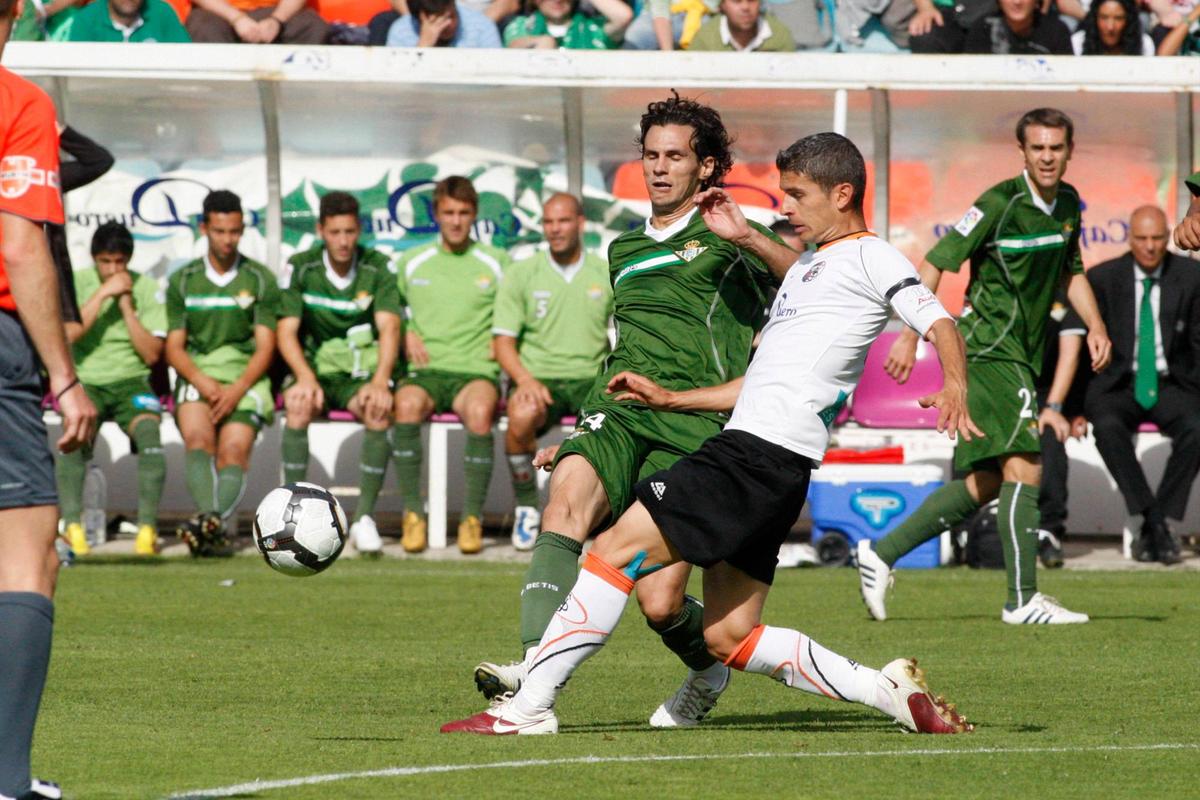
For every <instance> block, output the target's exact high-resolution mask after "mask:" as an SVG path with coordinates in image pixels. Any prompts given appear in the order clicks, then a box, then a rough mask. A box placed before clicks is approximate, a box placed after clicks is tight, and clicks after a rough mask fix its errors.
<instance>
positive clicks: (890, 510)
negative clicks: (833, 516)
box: [850, 489, 906, 530]
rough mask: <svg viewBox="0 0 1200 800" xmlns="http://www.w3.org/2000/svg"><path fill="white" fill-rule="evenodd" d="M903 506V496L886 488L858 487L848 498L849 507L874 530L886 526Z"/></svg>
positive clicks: (901, 510) (902, 509)
mask: <svg viewBox="0 0 1200 800" xmlns="http://www.w3.org/2000/svg"><path fill="white" fill-rule="evenodd" d="M905 507H906V504H905V502H904V497H903V496H902V495H899V494H897V493H896V492H890V491H888V490H887V489H860V490H858V492H857V493H855V495H854V496H853V497H851V498H850V508H852V509H854V512H855V513H856V514H858V515H859V516H860V517H862V518H863V519H865V520H866V521H867V523H868V524H870V526H871V527H872V528H874V529H875V530H882V529H883V528H886V527H887V525H888V523H889V522H891V521H892V519H893V518H894V517H895V516H896V515H897V514H900V513H902V512H903V511H904V509H905Z"/></svg>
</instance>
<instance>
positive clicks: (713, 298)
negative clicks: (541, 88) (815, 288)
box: [475, 95, 794, 727]
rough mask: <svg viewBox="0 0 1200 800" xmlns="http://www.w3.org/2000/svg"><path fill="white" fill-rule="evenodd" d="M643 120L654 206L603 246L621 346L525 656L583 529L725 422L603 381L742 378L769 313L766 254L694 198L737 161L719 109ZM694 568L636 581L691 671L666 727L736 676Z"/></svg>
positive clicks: (498, 675) (665, 110)
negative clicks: (712, 638)
mask: <svg viewBox="0 0 1200 800" xmlns="http://www.w3.org/2000/svg"><path fill="white" fill-rule="evenodd" d="M640 130H641V135H640V137H639V141H640V143H641V149H642V174H643V177H644V178H645V181H646V189H647V191H648V192H649V195H650V203H651V209H652V213H651V216H650V218H649V219H648V220H646V224H645V226H643V227H642V228H640V229H638V230H635V231H630V232H628V233H625V234H622V235H621V236H619V237H618V238H617V239H616V240H615V241H614V242H613V243H612V246H611V247H610V248H609V254H608V255H609V258H608V262H609V273H610V276H611V281H612V284H613V293H614V319H615V321H616V327H617V343H616V348H615V350H614V351H613V354H612V356H611V357H610V359H609V361H608V366H607V369H606V370H605V371H604V372H602V373H601V374H600V376H598V377H597V379H596V382H595V384H594V386H593V388H592V390H591V392H590V394H589V396H588V399H587V401H586V402H585V403H584V407H583V410H582V411H581V412H580V421H579V426H578V427H577V428H576V430H575V432H574V433H573V434H571V436H570V437H569V440H568V441H567V442H566V443H565V444H564V445H563V446H562V448H561V449H560V450H559V452H558V457H557V459H556V462H555V463H556V466H555V469H554V474H553V476H552V477H551V480H550V499H549V502H548V503H547V505H546V509H545V512H544V514H543V517H542V532H541V534H540V535H539V536H538V538H537V540H536V542H535V544H534V549H533V558H532V560H531V561H530V564H529V571H528V572H527V573H526V577H525V587H524V589H523V591H522V592H521V629H520V630H521V643H522V645H523V646H524V647H525V650H526V652H527V653H528V652H530V651H531V650H532V648H534V646H536V645H537V643H538V642H539V641H540V640H541V638H542V634H543V633H544V632H545V630H546V626H547V625H548V624H550V621H551V620H552V619H553V618H554V615H555V613H556V612H557V611H558V608H559V606H561V605H562V604H563V602H564V600H565V599H566V596H567V592H568V590H569V589H570V587H571V585H572V584H573V583H574V582H575V577H576V574H577V573H578V563H579V555H580V553H581V552H582V549H583V542H584V541H585V540H586V539H587V537H588V535H589V534H590V533H591V532H592V531H593V530H595V529H596V528H597V527H599V526H600V525H601V524H602V523H604V522H605V520H610V519H615V518H616V517H618V516H620V514H621V513H622V512H624V511H625V509H626V508H628V507H629V504H630V503H631V502H632V501H633V496H632V488H633V484H634V483H635V482H636V481H637V480H638V479H639V478H641V477H644V476H645V475H648V474H650V473H652V472H656V471H658V470H661V469H665V468H666V467H669V466H670V465H671V464H673V463H675V461H676V460H678V459H679V458H681V457H682V456H684V455H686V454H688V453H690V452H693V451H694V450H696V449H697V448H698V447H699V446H700V444H701V443H702V442H704V440H705V439H707V438H709V437H710V436H713V435H714V434H716V433H717V432H718V431H720V429H721V426H722V425H723V424H724V422H725V420H726V419H727V417H726V415H724V414H720V413H716V412H711V411H695V412H693V411H656V410H652V409H649V408H647V407H646V406H643V405H640V404H628V403H615V402H613V401H612V400H611V398H609V397H608V396H607V394H606V393H605V387H606V386H607V384H608V381H609V379H610V378H612V377H613V376H614V375H616V374H617V373H619V372H621V371H624V370H632V371H635V372H640V373H642V374H644V375H648V376H650V377H652V378H653V379H654V380H656V381H658V382H659V383H661V384H662V385H663V386H666V387H667V388H670V389H684V388H690V387H693V386H697V385H699V386H705V385H712V384H718V383H723V382H725V381H729V380H732V379H734V378H737V377H738V376H740V375H741V374H742V373H743V372H745V369H746V363H747V361H748V360H749V354H750V341H751V338H752V336H753V329H754V327H755V325H756V324H757V323H759V322H760V321H761V319H762V308H763V299H762V290H763V288H764V287H765V286H766V285H768V284H769V283H771V282H772V275H771V273H770V271H769V270H768V268H767V266H766V265H765V264H763V263H762V261H761V260H759V259H758V258H757V257H756V256H755V255H754V254H752V253H750V252H749V251H747V250H745V249H743V248H740V247H737V246H736V245H734V244H732V243H730V242H728V241H726V240H724V239H722V238H721V237H719V236H717V235H716V234H714V233H713V232H712V231H710V230H709V229H708V226H707V225H706V224H705V222H704V220H703V219H702V218H701V216H700V215H699V214H698V213H697V212H696V206H695V197H696V195H697V194H698V193H699V192H701V191H702V190H704V189H707V188H709V187H712V186H717V185H719V184H720V182H721V179H722V178H723V177H724V175H725V174H726V173H727V172H728V171H729V168H730V167H731V166H732V162H733V157H732V155H731V153H730V149H729V145H730V141H729V135H728V134H727V133H726V131H725V127H724V125H723V124H722V122H721V118H720V115H719V114H718V113H717V112H716V111H714V110H713V109H711V108H708V107H707V106H704V105H701V104H700V103H696V102H694V101H691V100H686V99H681V98H679V96H678V95H676V96H674V97H672V98H670V99H668V100H665V101H663V102H657V103H651V104H650V106H649V108H648V109H647V111H646V113H645V114H644V115H643V116H642V119H641V129H640ZM756 230H760V229H758V228H756ZM761 232H763V233H764V234H765V235H769V234H766V230H765V229H761ZM793 257H794V254H793ZM789 263H790V261H789ZM783 271H784V270H782V269H781V270H780V271H779V274H778V276H777V278H776V279H778V278H782V275H783ZM689 572H690V567H689V566H688V565H687V564H682V563H681V564H677V565H674V566H672V567H669V568H667V569H664V570H662V571H661V572H658V573H656V574H654V575H652V576H650V577H649V578H647V579H646V580H644V581H642V583H641V584H640V585H639V587H638V602H639V603H640V605H641V608H642V612H643V614H644V615H645V616H646V620H647V622H648V623H649V624H650V627H651V628H653V629H654V630H655V631H656V632H657V633H658V634H659V635H660V636H661V637H662V639H663V643H664V644H665V645H666V646H667V647H668V648H669V649H671V650H672V651H673V652H674V653H675V654H676V655H678V656H679V658H680V660H682V661H683V662H684V664H686V665H687V667H688V669H689V673H688V677H687V679H686V680H685V681H684V684H683V686H682V687H681V688H680V689H679V691H678V692H676V694H675V695H674V696H673V697H671V698H670V699H669V700H668V701H667V702H666V703H664V704H663V705H662V706H661V707H660V708H659V709H658V710H656V711H655V712H654V715H653V716H652V718H651V724H652V725H655V726H659V727H675V726H680V725H695V724H696V723H698V722H699V721H700V720H701V719H703V717H704V715H705V714H707V713H708V711H709V710H710V709H711V708H712V706H713V704H714V703H715V702H716V699H717V697H718V696H719V695H720V693H721V692H722V691H724V689H725V686H726V683H727V682H728V678H729V670H728V669H727V668H726V667H725V665H723V664H721V663H720V662H718V661H716V660H715V659H714V658H713V657H712V656H711V655H710V654H709V652H708V650H707V648H706V647H705V645H704V634H703V627H702V625H703V622H702V618H701V606H700V604H699V603H698V602H697V601H696V600H695V599H693V598H688V597H685V595H684V588H685V587H686V586H687V579H688V574H689ZM525 663H526V662H518V663H516V664H509V665H498V664H492V663H488V662H485V663H482V664H480V665H479V666H478V667H477V668H476V672H475V680H476V684H477V685H478V686H479V689H480V691H482V692H483V693H484V695H485V696H487V697H489V698H491V697H495V696H497V695H502V694H504V693H506V692H510V691H514V690H516V689H517V688H519V687H520V685H521V681H522V680H524V676H525Z"/></svg>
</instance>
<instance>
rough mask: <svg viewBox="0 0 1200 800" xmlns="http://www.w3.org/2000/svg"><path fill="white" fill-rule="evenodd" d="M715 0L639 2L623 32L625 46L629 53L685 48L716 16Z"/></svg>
mask: <svg viewBox="0 0 1200 800" xmlns="http://www.w3.org/2000/svg"><path fill="white" fill-rule="evenodd" d="M717 2H718V0H677V2H672V0H638V2H635V3H634V4H633V9H634V19H633V22H632V23H631V24H630V26H629V28H628V29H627V30H626V31H625V42H624V45H623V46H624V47H626V48H627V49H630V50H674V49H676V48H677V47H682V48H684V49H686V48H687V47H688V45H690V44H691V41H692V37H694V36H695V35H696V32H697V31H699V30H700V26H701V25H702V24H704V20H705V19H707V18H708V16H709V15H711V14H715V13H717Z"/></svg>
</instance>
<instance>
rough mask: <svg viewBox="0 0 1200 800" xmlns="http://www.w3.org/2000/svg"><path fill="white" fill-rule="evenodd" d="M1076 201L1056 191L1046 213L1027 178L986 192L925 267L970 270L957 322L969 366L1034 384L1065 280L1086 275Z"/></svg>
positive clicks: (1072, 194) (1064, 187)
mask: <svg viewBox="0 0 1200 800" xmlns="http://www.w3.org/2000/svg"><path fill="white" fill-rule="evenodd" d="M1079 231H1080V215H1079V193H1078V192H1076V191H1075V188H1074V187H1073V186H1071V185H1069V184H1066V183H1060V184H1059V187H1058V195H1057V196H1056V197H1055V198H1054V202H1053V203H1051V204H1050V205H1046V203H1045V202H1044V201H1043V200H1042V199H1041V197H1040V196H1038V195H1036V194H1035V193H1034V191H1033V189H1032V188H1031V187H1030V185H1029V181H1028V180H1027V179H1026V178H1025V176H1024V174H1022V175H1018V176H1017V177H1015V178H1012V179H1010V180H1007V181H1003V182H1002V183H998V184H996V185H995V186H993V187H992V188H991V189H988V190H987V191H986V192H984V193H983V194H982V195H981V196H980V197H979V199H978V200H976V201H975V205H973V206H971V208H970V209H968V210H967V213H966V214H965V215H964V216H963V218H962V219H961V220H959V221H958V223H957V224H956V225H955V226H954V227H953V228H951V229H950V230H949V231H947V232H946V234H945V235H944V236H943V237H942V238H941V239H940V240H939V241H938V243H937V244H936V245H934V246H933V249H932V250H930V251H929V254H928V255H926V256H925V260H926V261H928V262H929V263H930V264H932V265H934V266H935V267H937V268H938V269H940V270H945V271H948V272H957V271H958V270H959V268H960V267H961V266H962V263H963V261H966V260H968V259H969V260H970V262H971V280H970V283H969V284H968V286H967V304H968V307H967V308H966V309H965V310H964V311H963V314H962V318H961V319H960V320H959V330H961V331H962V334H963V339H965V340H966V343H967V360H968V361H1015V362H1018V363H1021V364H1026V365H1028V366H1029V368H1030V369H1031V370H1033V372H1034V375H1035V376H1036V375H1037V373H1038V371H1039V370H1040V369H1041V364H1042V351H1043V349H1044V348H1045V345H1046V323H1047V320H1049V318H1050V308H1051V306H1052V305H1053V304H1054V295H1055V292H1056V291H1057V289H1058V287H1059V285H1060V284H1061V282H1062V280H1063V278H1064V277H1066V276H1067V275H1071V274H1076V273H1080V272H1083V261H1082V259H1081V257H1080V253H1079V235H1080V234H1079Z"/></svg>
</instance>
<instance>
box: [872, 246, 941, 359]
mask: <svg viewBox="0 0 1200 800" xmlns="http://www.w3.org/2000/svg"><path fill="white" fill-rule="evenodd" d="M917 275H918V277H920V279H921V283H923V284H925V287H926V288H927V289H929V291H931V292H933V293H934V294H937V288H938V284H939V283H940V282H941V280H942V271H941V270H940V269H938V268H937V267H935V266H934V265H933V264H930V263H929V262H928V261H925V260H922V261H921V266H919V267H917ZM919 338H920V337H918V336H917V332H916V331H914V330H913V329H912V328H905V329H904V330H902V331H901V332H900V335H899V336H897V337H896V340H895V341H894V342H892V347H891V349H890V350H888V354H887V358H886V359H884V362H883V371H884V372H886V373H887V374H888V375H890V376H891V377H892V378H893V379H894V380H895V381H896V383H904V382H905V381H907V380H908V379H909V376H911V375H912V371H913V365H915V364H916V363H917V340H918V339H919Z"/></svg>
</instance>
